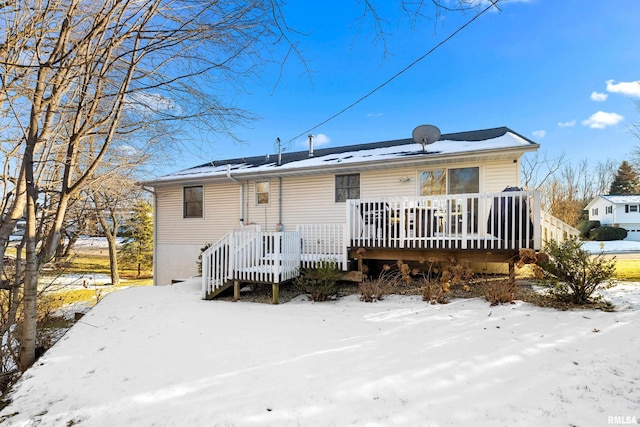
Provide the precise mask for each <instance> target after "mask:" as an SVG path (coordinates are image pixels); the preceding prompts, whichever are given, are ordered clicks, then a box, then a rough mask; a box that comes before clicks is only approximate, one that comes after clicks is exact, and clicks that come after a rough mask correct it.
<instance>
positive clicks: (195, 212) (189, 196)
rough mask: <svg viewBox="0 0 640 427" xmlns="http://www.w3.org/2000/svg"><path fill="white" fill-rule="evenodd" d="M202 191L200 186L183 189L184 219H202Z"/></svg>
mask: <svg viewBox="0 0 640 427" xmlns="http://www.w3.org/2000/svg"><path fill="white" fill-rule="evenodd" d="M202 196H203V191H202V186H201V185H195V186H193V187H184V188H183V198H182V200H183V208H182V209H183V210H182V215H183V217H184V218H202V205H203V203H202V201H203V197H202Z"/></svg>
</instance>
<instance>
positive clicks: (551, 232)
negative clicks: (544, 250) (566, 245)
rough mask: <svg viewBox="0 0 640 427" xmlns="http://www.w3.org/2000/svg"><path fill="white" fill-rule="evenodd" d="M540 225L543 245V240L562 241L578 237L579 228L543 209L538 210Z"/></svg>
mask: <svg viewBox="0 0 640 427" xmlns="http://www.w3.org/2000/svg"><path fill="white" fill-rule="evenodd" d="M540 225H541V227H542V232H541V234H542V235H541V238H542V243H543V245H544V242H548V241H550V240H555V241H556V242H563V241H565V240H569V239H579V238H580V230H578V229H577V228H575V227H572V226H570V225H569V224H567V223H566V222H564V221H561V220H559V219H558V218H556V217H554V216H553V215H551V214H549V213H547V212H545V211H540Z"/></svg>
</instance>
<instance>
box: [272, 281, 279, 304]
mask: <svg viewBox="0 0 640 427" xmlns="http://www.w3.org/2000/svg"><path fill="white" fill-rule="evenodd" d="M272 291H273V300H272V301H271V302H272V303H273V304H278V303H279V301H280V285H279V284H278V283H274V284H273V285H272Z"/></svg>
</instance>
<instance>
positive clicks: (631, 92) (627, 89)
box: [607, 80, 640, 97]
mask: <svg viewBox="0 0 640 427" xmlns="http://www.w3.org/2000/svg"><path fill="white" fill-rule="evenodd" d="M607 91H608V92H613V93H621V94H623V95H627V96H638V97H640V80H637V81H635V82H620V83H615V80H607Z"/></svg>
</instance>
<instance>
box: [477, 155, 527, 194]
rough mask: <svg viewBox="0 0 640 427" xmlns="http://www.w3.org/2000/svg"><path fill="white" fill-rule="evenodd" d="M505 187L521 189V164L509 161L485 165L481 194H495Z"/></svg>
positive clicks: (482, 172) (483, 166)
mask: <svg viewBox="0 0 640 427" xmlns="http://www.w3.org/2000/svg"><path fill="white" fill-rule="evenodd" d="M482 176H484V180H483V179H482ZM483 184H484V185H483ZM505 187H520V162H519V161H516V162H514V161H513V160H512V159H508V160H501V161H492V162H486V163H483V164H482V171H481V178H480V192H481V193H495V192H498V191H502V190H504V189H505Z"/></svg>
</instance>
